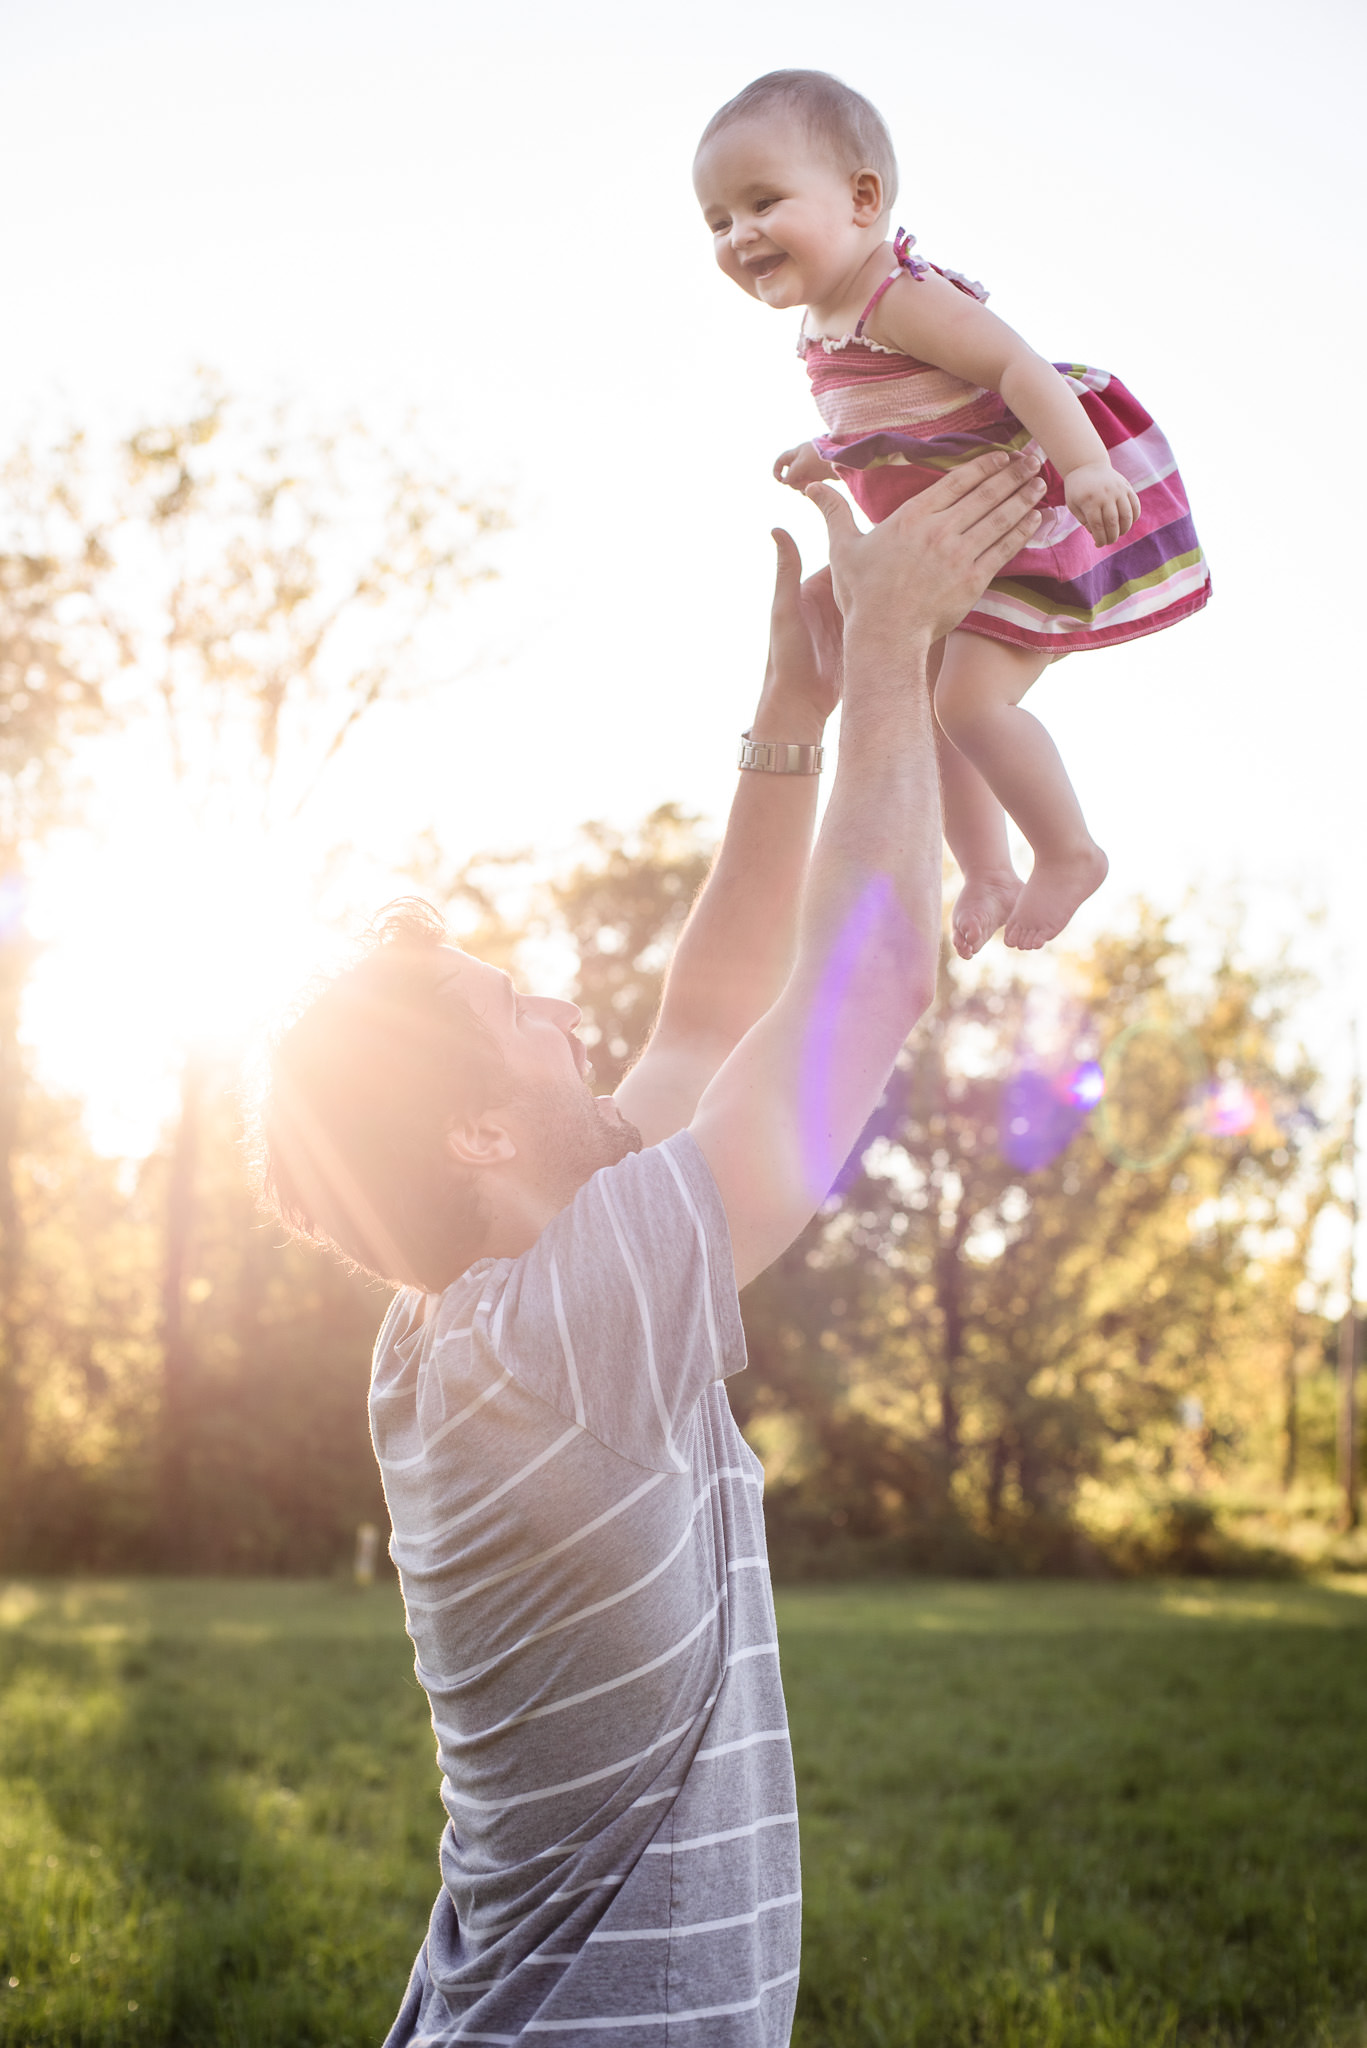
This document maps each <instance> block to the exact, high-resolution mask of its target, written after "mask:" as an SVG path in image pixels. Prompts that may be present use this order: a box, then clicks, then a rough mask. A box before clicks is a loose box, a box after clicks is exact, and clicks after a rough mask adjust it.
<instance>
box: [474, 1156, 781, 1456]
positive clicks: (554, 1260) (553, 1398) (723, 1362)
mask: <svg viewBox="0 0 1367 2048" xmlns="http://www.w3.org/2000/svg"><path fill="white" fill-rule="evenodd" d="M470 1277H471V1278H473V1277H474V1275H473V1273H472V1274H471V1276H470ZM472 1336H473V1338H474V1341H475V1342H476V1344H478V1345H480V1346H481V1347H487V1348H488V1350H489V1351H490V1352H492V1354H493V1355H494V1357H495V1358H496V1359H497V1361H498V1363H499V1364H500V1365H501V1366H502V1367H503V1368H504V1369H505V1370H506V1371H507V1372H508V1373H510V1374H511V1375H512V1377H513V1378H514V1379H516V1380H517V1381H518V1382H519V1383H520V1384H521V1385H522V1386H523V1387H525V1388H526V1389H527V1391H528V1392H529V1393H532V1394H535V1395H537V1396H538V1397H539V1398H540V1399H541V1400H543V1401H546V1402H548V1403H549V1404H550V1406H551V1407H553V1408H555V1409H557V1410H558V1411H559V1412H560V1413H561V1414H563V1415H564V1416H566V1417H567V1418H569V1419H571V1420H573V1421H575V1422H577V1423H579V1424H580V1425H581V1426H582V1427H583V1428H585V1429H587V1430H589V1431H591V1433H592V1434H593V1435H594V1436H596V1437H597V1438H599V1440H600V1441H601V1442H602V1443H605V1444H606V1445H608V1447H609V1448H610V1449H612V1450H614V1451H617V1452H619V1453H620V1455H621V1456H623V1457H625V1458H629V1459H631V1460H632V1461H633V1463H635V1464H638V1465H644V1466H647V1467H649V1468H650V1469H651V1470H652V1471H663V1472H681V1471H684V1470H686V1469H687V1468H688V1463H689V1460H688V1457H687V1455H686V1453H685V1451H684V1450H683V1449H682V1447H681V1438H682V1436H683V1433H684V1431H685V1429H686V1426H687V1424H688V1421H689V1418H690V1417H691V1415H692V1413H693V1410H694V1408H695V1407H696V1405H697V1401H698V1398H699V1396H700V1395H701V1394H702V1392H703V1390H704V1389H705V1388H706V1387H708V1386H710V1385H712V1384H713V1383H714V1382H716V1381H718V1380H722V1379H725V1378H727V1377H728V1376H729V1375H730V1374H731V1373H733V1372H739V1371H740V1370H741V1369H742V1368H743V1366H744V1365H745V1337H744V1332H743V1330H742V1327H741V1319H740V1304H739V1302H738V1300H737V1297H736V1281H735V1270H734V1267H733V1265H732V1259H731V1236H730V1230H729V1228H728V1225H727V1220H726V1212H725V1209H724V1208H723V1206H722V1201H721V1196H720V1195H719V1194H718V1192H717V1186H716V1183H715V1181H714V1180H713V1178H712V1174H711V1171H710V1169H709V1168H708V1165H707V1162H706V1160H705V1159H704V1158H703V1156H702V1153H701V1152H700V1151H699V1149H698V1146H697V1144H696V1142H695V1140H694V1139H693V1138H692V1137H691V1136H690V1134H689V1133H688V1132H687V1131H680V1132H678V1133H676V1134H675V1136H673V1137H672V1138H669V1139H667V1140H666V1141H665V1143H664V1144H662V1145H652V1146H651V1147H649V1149H648V1150H646V1151H644V1152H638V1153H634V1154H632V1155H631V1156H630V1157H629V1158H626V1159H623V1160H620V1161H618V1163H617V1164H616V1165H615V1166H610V1167H605V1168H603V1170H602V1171H601V1172H599V1173H596V1174H595V1175H594V1176H593V1178H592V1179H591V1180H590V1181H588V1182H586V1183H585V1185H584V1186H583V1187H582V1188H581V1189H580V1190H579V1192H578V1194H577V1195H576V1196H575V1198H574V1200H573V1201H572V1202H571V1203H570V1204H569V1206H568V1207H567V1208H566V1209H564V1210H562V1211H561V1213H560V1214H559V1215H558V1216H557V1217H555V1218H554V1220H553V1221H552V1222H551V1223H549V1224H548V1225H547V1227H546V1229H545V1230H543V1232H542V1233H541V1236H540V1237H539V1238H538V1239H537V1241H536V1243H535V1244H534V1245H533V1246H532V1247H531V1249H530V1250H529V1251H527V1252H524V1253H523V1255H522V1256H521V1258H518V1259H499V1260H495V1261H493V1262H492V1263H491V1265H490V1266H489V1268H488V1269H487V1273H486V1275H485V1278H484V1281H483V1284H482V1286H481V1289H480V1299H479V1305H478V1307H477V1309H476V1312H475V1318H474V1327H473V1330H472Z"/></svg>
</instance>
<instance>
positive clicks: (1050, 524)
mask: <svg viewBox="0 0 1367 2048" xmlns="http://www.w3.org/2000/svg"><path fill="white" fill-rule="evenodd" d="M912 241H913V237H911V236H909V235H907V234H905V233H901V232H899V234H898V235H897V237H896V240H895V241H894V243H893V250H894V253H895V255H896V258H897V263H898V268H897V269H896V270H894V271H893V272H891V274H890V275H889V276H888V277H886V278H885V279H884V280H883V283H882V284H881V285H880V286H879V287H878V290H877V291H876V292H875V293H874V295H873V297H872V298H871V299H870V300H869V303H868V305H867V306H866V307H865V308H864V311H863V313H862V314H861V315H860V318H859V322H858V324H857V326H856V327H855V330H854V333H853V334H845V335H841V336H839V337H838V338H834V339H833V338H831V337H829V336H821V335H810V334H806V333H804V334H803V335H802V336H801V337H800V339H799V341H798V353H799V354H800V355H801V356H802V358H803V361H804V362H805V364H806V367H807V374H808V376H809V377H810V378H811V383H812V394H813V396H814V397H815V399H816V403H817V408H818V410H819V412H820V413H821V417H822V419H823V420H824V421H825V424H826V432H825V434H824V435H822V436H820V437H819V438H818V439H817V441H816V443H815V446H816V449H817V452H818V453H819V454H820V455H822V456H824V457H825V459H826V460H827V461H828V462H831V463H833V464H834V465H835V468H836V470H837V472H838V474H839V476H840V478H841V480H842V482H844V483H845V484H847V485H848V487H849V489H850V492H851V494H852V495H853V497H854V499H855V502H856V503H857V504H858V505H859V506H861V507H862V509H863V510H864V511H865V512H866V513H867V514H868V516H869V518H870V519H872V520H874V521H875V522H877V521H879V520H882V519H886V518H887V516H888V514H889V513H890V512H892V511H894V510H895V509H896V507H897V506H898V505H901V504H904V503H905V502H906V500H907V499H908V498H913V497H915V496H916V495H917V494H918V492H920V491H923V490H925V489H926V488H927V486H928V485H930V484H933V483H934V482H935V480H936V478H937V477H939V476H942V475H943V474H944V473H945V471H946V470H950V469H953V468H955V467H957V465H958V464H959V463H961V462H967V461H969V460H971V458H972V457H973V456H975V455H978V454H981V452H982V451H983V449H985V448H1010V449H1018V448H1026V447H1030V446H1032V445H1033V446H1034V447H1035V449H1036V451H1037V452H1038V453H1040V454H1041V455H1042V454H1043V450H1042V449H1039V447H1038V443H1033V444H1032V443H1031V439H1030V434H1029V431H1028V429H1027V428H1025V427H1024V426H1022V424H1021V422H1020V421H1019V420H1018V419H1017V418H1016V416H1015V414H1014V413H1012V412H1011V411H1009V410H1008V408H1007V406H1006V404H1005V402H1004V401H1003V400H1002V399H1001V398H1000V397H999V396H998V394H997V393H996V392H995V391H984V390H982V389H981V388H980V387H979V386H978V385H976V384H969V383H966V382H965V381H964V379H963V378H962V377H956V376H953V375H952V374H951V373H950V372H949V371H948V370H941V369H937V368H936V367H935V365H934V364H933V363H923V362H919V361H918V360H917V358H916V357H915V356H909V355H904V354H903V353H902V352H901V350H900V349H893V348H886V347H884V345H883V344H882V343H881V342H877V341H873V340H870V339H869V337H868V336H867V335H866V334H865V333H864V328H865V325H866V323H867V322H868V320H869V319H870V317H871V315H872V314H873V311H874V309H875V307H876V306H877V305H878V302H879V300H880V299H881V298H882V296H883V294H884V292H885V291H886V290H887V289H888V286H889V285H890V284H892V283H893V282H894V280H895V279H896V278H897V277H899V276H901V275H902V274H903V273H905V274H906V275H907V276H909V277H912V278H918V279H919V278H922V277H924V276H925V274H926V272H927V270H929V269H931V268H935V269H937V270H938V269H939V266H938V265H931V264H928V263H925V262H923V261H922V260H921V259H920V258H919V257H917V256H913V255H912V254H911V247H912ZM939 274H940V275H941V276H942V277H945V278H947V279H948V280H949V282H950V283H951V284H954V285H957V286H958V288H959V290H960V291H964V292H967V293H968V294H969V295H970V296H971V297H973V298H976V299H980V300H981V299H986V297H987V293H986V292H985V291H984V290H983V288H982V286H981V285H980V284H972V283H970V282H969V281H968V279H966V278H963V277H960V276H959V275H958V274H957V272H955V271H952V270H944V271H940V273H939ZM1054 368H1055V369H1056V370H1057V371H1058V373H1059V375H1060V376H1061V377H1064V378H1066V379H1067V381H1068V382H1069V384H1071V386H1072V388H1073V390H1074V391H1075V392H1076V393H1077V395H1078V398H1079V399H1080V400H1081V403H1082V409H1083V411H1084V412H1085V413H1086V415H1087V417H1088V419H1089V420H1090V421H1091V423H1092V425H1093V426H1094V427H1095V428H1096V431H1097V433H1098V434H1099V435H1100V437H1101V440H1102V442H1103V444H1104V446H1105V448H1106V452H1107V454H1108V455H1109V457H1110V459H1111V462H1112V465H1113V466H1114V467H1115V468H1116V469H1117V470H1118V471H1119V472H1120V474H1121V475H1122V476H1123V477H1124V478H1125V480H1126V482H1127V483H1129V484H1130V485H1131V486H1132V487H1133V489H1134V491H1135V492H1136V494H1137V496H1138V498H1139V503H1140V517H1139V518H1138V519H1137V520H1136V521H1135V523H1134V525H1133V526H1132V527H1131V528H1130V530H1129V532H1128V533H1125V534H1122V535H1121V537H1120V539H1119V540H1117V541H1112V542H1110V543H1109V544H1103V545H1102V546H1100V547H1098V546H1097V544H1096V542H1095V541H1094V540H1093V539H1092V537H1091V535H1090V534H1089V533H1088V531H1087V529H1086V527H1085V526H1082V525H1081V524H1080V523H1079V522H1078V521H1077V520H1076V519H1075V518H1074V517H1073V514H1072V513H1071V512H1070V511H1069V510H1068V506H1067V504H1066V502H1065V498H1064V490H1063V478H1062V477H1061V475H1060V474H1059V472H1058V470H1057V469H1055V467H1054V465H1053V464H1052V463H1051V462H1048V461H1046V462H1045V465H1044V470H1043V475H1044V477H1045V479H1046V481H1047V484H1048V489H1047V491H1046V493H1045V495H1044V497H1043V499H1042V500H1041V501H1040V509H1041V511H1042V513H1043V517H1042V519H1041V521H1040V524H1039V527H1038V528H1037V530H1036V531H1035V533H1034V534H1033V535H1032V536H1031V538H1030V540H1029V541H1028V542H1027V543H1026V545H1025V546H1024V547H1023V548H1022V549H1021V551H1020V553H1019V554H1017V555H1015V556H1013V557H1012V559H1011V560H1010V561H1009V562H1008V563H1007V565H1006V567H1005V569H1004V570H1003V571H1002V573H1001V575H1000V576H998V577H996V578H994V580H993V581H992V582H991V583H990V584H989V585H988V587H987V590H986V591H985V592H984V594H983V596H982V597H981V598H980V599H979V601H978V603H977V604H976V605H975V606H974V608H973V610H972V611H971V612H969V614H968V615H967V617H966V618H965V619H964V620H963V626H964V628H965V629H966V630H967V631H969V632H973V633H982V634H984V635H985V636H986V637H987V638H988V639H989V640H1005V641H1008V642H1009V643H1010V644H1011V645H1012V646H1015V647H1034V648H1041V649H1043V650H1045V651H1047V652H1049V653H1051V654H1052V655H1054V656H1059V655H1063V654H1071V653H1074V652H1076V651H1078V650H1079V649H1081V648H1087V647H1111V646H1115V645H1116V644H1117V643H1118V642H1120V641H1122V640H1137V639H1139V638H1140V637H1141V636H1142V635H1143V634H1145V633H1156V632H1158V631H1159V630H1160V629H1161V628H1162V627H1164V626H1171V625H1173V624H1174V623H1175V622H1176V621H1177V620H1178V619H1184V618H1186V617H1187V615H1188V614H1189V613H1191V612H1197V611H1200V609H1201V607H1202V606H1203V605H1204V604H1205V602H1206V600H1207V599H1208V598H1209V596H1210V571H1209V569H1208V568H1207V566H1206V560H1205V556H1204V555H1203V554H1202V552H1201V543H1200V541H1199V540H1198V539H1197V537H1196V529H1195V527H1194V526H1193V525H1192V520H1191V511H1190V508H1189V506H1188V504H1187V494H1186V491H1185V489H1184V488H1183V485H1182V479H1181V477H1180V476H1179V475H1178V471H1177V464H1176V461H1175V459H1174V457H1173V453H1172V450H1171V448H1169V446H1168V444H1167V441H1166V440H1165V439H1164V437H1163V434H1162V431H1161V429H1160V428H1158V427H1157V426H1155V424H1154V422H1153V420H1152V419H1150V417H1149V415H1148V413H1146V412H1145V410H1144V408H1143V406H1142V405H1140V403H1139V401H1138V400H1137V399H1136V398H1135V397H1133V396H1132V394H1131V393H1130V392H1128V391H1127V390H1126V389H1125V386H1124V385H1123V384H1122V383H1121V382H1120V379H1119V378H1118V377H1113V376H1111V375H1110V373H1109V372H1108V371H1106V370H1094V369H1090V368H1089V367H1088V366H1087V365H1086V364H1085V363H1055V365H1054Z"/></svg>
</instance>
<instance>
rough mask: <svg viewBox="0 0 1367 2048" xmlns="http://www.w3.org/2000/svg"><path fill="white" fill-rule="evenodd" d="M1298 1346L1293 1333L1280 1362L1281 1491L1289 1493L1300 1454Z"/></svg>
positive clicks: (1294, 1479)
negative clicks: (1281, 1362)
mask: <svg viewBox="0 0 1367 2048" xmlns="http://www.w3.org/2000/svg"><path fill="white" fill-rule="evenodd" d="M1297 1358H1298V1346H1297V1342H1296V1338H1295V1336H1294V1335H1293V1336H1292V1339H1291V1342H1290V1343H1289V1344H1288V1345H1287V1347H1286V1357H1285V1359H1284V1361H1283V1364H1282V1432H1283V1451H1282V1492H1283V1493H1290V1491H1291V1489H1292V1487H1293V1486H1294V1485H1295V1483H1296V1471H1297V1467H1298V1466H1299V1464H1300V1456H1301V1408H1300V1391H1301V1382H1300V1372H1299V1369H1298V1365H1297Z"/></svg>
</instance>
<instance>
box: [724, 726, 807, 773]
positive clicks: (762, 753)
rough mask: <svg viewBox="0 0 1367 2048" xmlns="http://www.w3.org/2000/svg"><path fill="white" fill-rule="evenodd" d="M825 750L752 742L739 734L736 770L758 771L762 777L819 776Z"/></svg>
mask: <svg viewBox="0 0 1367 2048" xmlns="http://www.w3.org/2000/svg"><path fill="white" fill-rule="evenodd" d="M823 752H824V749H823V748H822V747H821V746H819V745H817V746H806V747H800V746H796V745H794V744H793V743H792V742H790V741H786V740H752V739H751V737H750V735H749V733H748V732H745V733H742V734H741V739H740V758H739V759H738V760H737V762H736V766H737V767H738V768H758V769H759V770H760V771H761V773H762V774H765V775H819V774H820V773H821V760H822V755H823Z"/></svg>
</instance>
